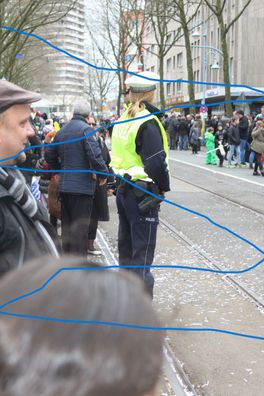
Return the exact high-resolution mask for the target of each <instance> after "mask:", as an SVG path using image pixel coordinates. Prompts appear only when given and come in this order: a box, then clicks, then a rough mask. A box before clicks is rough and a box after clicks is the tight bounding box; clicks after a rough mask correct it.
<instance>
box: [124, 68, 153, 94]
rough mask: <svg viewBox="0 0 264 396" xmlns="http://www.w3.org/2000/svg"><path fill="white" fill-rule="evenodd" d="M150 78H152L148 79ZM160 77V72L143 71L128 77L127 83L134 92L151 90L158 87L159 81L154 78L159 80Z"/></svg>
mask: <svg viewBox="0 0 264 396" xmlns="http://www.w3.org/2000/svg"><path fill="white" fill-rule="evenodd" d="M145 77H146V78H145ZM148 78H150V79H152V80H148ZM159 79H160V76H159V75H158V74H156V73H153V72H150V71H143V72H140V73H138V74H137V75H133V76H130V77H128V78H127V79H126V80H125V84H126V85H127V86H128V87H129V89H130V90H131V92H134V93H141V92H149V91H154V89H156V85H157V84H158V82H159V81H153V80H159Z"/></svg>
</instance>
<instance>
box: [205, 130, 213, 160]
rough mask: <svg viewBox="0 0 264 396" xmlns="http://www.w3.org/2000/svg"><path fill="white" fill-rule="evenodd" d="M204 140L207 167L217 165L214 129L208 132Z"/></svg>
mask: <svg viewBox="0 0 264 396" xmlns="http://www.w3.org/2000/svg"><path fill="white" fill-rule="evenodd" d="M204 138H205V142H206V157H205V165H216V156H215V136H214V128H213V127H210V128H208V129H207V130H206V132H205V135H204Z"/></svg>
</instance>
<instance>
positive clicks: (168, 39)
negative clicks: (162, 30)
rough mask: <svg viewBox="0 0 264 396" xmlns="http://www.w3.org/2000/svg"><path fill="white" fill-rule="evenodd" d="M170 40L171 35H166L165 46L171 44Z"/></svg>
mask: <svg viewBox="0 0 264 396" xmlns="http://www.w3.org/2000/svg"><path fill="white" fill-rule="evenodd" d="M171 39H172V33H169V34H167V37H166V44H171V41H172V40H171Z"/></svg>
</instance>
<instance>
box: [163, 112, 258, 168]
mask: <svg viewBox="0 0 264 396" xmlns="http://www.w3.org/2000/svg"><path fill="white" fill-rule="evenodd" d="M163 123H164V127H165V129H166V131H167V135H168V137H169V141H170V149H171V150H177V149H179V150H189V149H191V150H192V153H193V154H197V153H198V151H199V150H200V149H201V146H202V145H205V146H206V157H205V164H206V165H217V158H218V166H219V167H223V166H224V161H227V165H226V167H227V168H235V167H237V168H247V167H248V168H251V169H253V175H254V176H261V175H262V176H264V172H263V161H264V156H263V153H264V106H262V107H261V112H260V113H259V114H257V115H255V116H254V115H253V114H248V115H245V114H244V112H243V110H237V111H234V113H233V117H232V118H231V119H227V118H225V117H222V118H221V117H217V116H214V117H212V118H210V119H206V120H204V121H202V118H201V116H200V114H196V115H190V114H189V115H187V116H182V115H178V116H176V115H174V114H173V115H171V116H170V117H168V116H167V117H165V120H164V122H163Z"/></svg>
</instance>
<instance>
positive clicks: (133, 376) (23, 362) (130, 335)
mask: <svg viewBox="0 0 264 396" xmlns="http://www.w3.org/2000/svg"><path fill="white" fill-rule="evenodd" d="M48 260H49V262H47V261H48ZM50 260H51V259H50V258H49V259H48V258H41V259H39V260H37V261H36V262H34V263H32V264H28V265H25V266H23V267H22V268H21V269H19V270H16V271H14V272H12V273H9V274H8V275H6V276H5V277H4V278H3V280H2V281H1V282H2V283H0V304H3V303H4V302H6V301H9V300H10V299H12V298H14V297H17V296H20V295H23V294H24V293H28V292H31V291H32V290H36V289H38V288H41V286H42V285H43V284H44V283H45V282H46V281H47V280H48V279H50V278H51V277H52V275H53V274H54V273H56V271H58V270H59V268H62V267H64V268H65V267H69V266H71V267H76V266H82V265H85V263H84V262H83V261H82V260H81V259H76V258H75V259H65V258H64V259H60V260H55V262H54V263H50ZM46 264H49V265H46ZM86 265H87V264H86ZM89 266H90V267H94V270H82V269H80V270H74V269H73V270H71V269H65V270H64V271H62V272H61V273H60V274H59V275H57V276H56V277H55V278H53V279H52V280H51V281H50V282H49V283H48V284H47V285H46V286H45V288H43V290H40V291H38V292H37V293H36V294H33V295H31V296H29V297H26V298H23V299H20V300H18V301H17V302H15V303H12V304H11V305H9V306H7V307H6V308H4V310H5V311H8V312H13V313H19V314H21V313H23V314H25V315H33V316H39V317H49V318H61V319H71V320H86V321H92V322H93V323H94V322H98V321H99V322H104V324H101V325H100V324H79V323H56V322H54V321H52V320H38V319H28V318H27V319H25V318H19V317H8V316H2V315H0V356H1V358H0V394H1V395H8V396H24V395H43V396H55V395H58V394H59V395H63V396H72V395H74V394H78V396H95V395H96V396H109V395H115V396H124V395H125V396H141V395H143V394H144V393H146V392H150V391H151V390H152V389H153V388H154V386H155V384H156V383H157V380H158V376H159V374H160V370H161V365H162V343H163V333H162V332H160V331H148V330H143V329H133V328H131V329H129V328H127V327H125V326H123V325H125V324H130V325H139V326H149V327H151V328H155V327H159V326H160V324H159V321H158V319H157V317H156V315H155V313H154V310H153V308H152V303H151V301H150V299H149V297H148V296H147V294H146V293H145V291H144V288H143V282H142V281H141V280H140V279H136V278H135V277H134V276H131V275H130V274H128V273H127V271H119V272H117V271H110V270H100V269H99V268H100V267H98V265H97V264H89ZM2 309H3V308H2ZM107 323H118V324H119V327H118V326H114V325H108V324H107Z"/></svg>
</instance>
